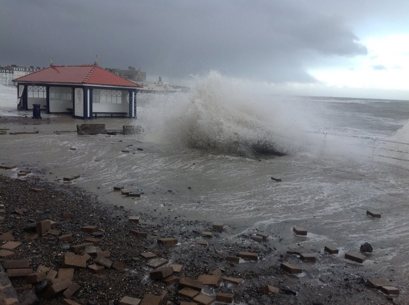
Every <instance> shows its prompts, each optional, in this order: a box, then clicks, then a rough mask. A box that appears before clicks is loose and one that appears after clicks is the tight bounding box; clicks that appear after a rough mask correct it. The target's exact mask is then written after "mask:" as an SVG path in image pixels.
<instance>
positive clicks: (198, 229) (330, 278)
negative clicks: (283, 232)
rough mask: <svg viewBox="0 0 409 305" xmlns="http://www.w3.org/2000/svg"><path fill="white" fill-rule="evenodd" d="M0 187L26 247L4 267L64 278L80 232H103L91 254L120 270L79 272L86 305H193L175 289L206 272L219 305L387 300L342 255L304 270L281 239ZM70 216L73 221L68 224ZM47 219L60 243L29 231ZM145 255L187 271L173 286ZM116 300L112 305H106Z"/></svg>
mask: <svg viewBox="0 0 409 305" xmlns="http://www.w3.org/2000/svg"><path fill="white" fill-rule="evenodd" d="M0 189H1V198H0V200H1V202H0V203H1V204H4V206H5V215H4V216H5V219H4V221H3V223H2V224H1V232H2V233H5V232H8V231H12V232H13V235H14V237H15V239H16V240H17V241H20V242H22V244H21V245H20V246H19V247H18V248H16V250H15V254H14V255H13V256H11V257H7V259H28V260H29V261H30V266H31V267H32V268H33V270H34V271H36V270H37V268H38V266H40V265H43V266H46V267H48V268H51V269H52V270H55V271H57V272H58V270H59V269H61V268H63V267H64V256H65V255H66V253H67V252H70V251H73V250H72V249H73V247H72V246H74V248H75V245H80V244H82V243H84V242H86V239H87V238H89V237H93V235H92V234H87V233H85V232H83V231H82V230H81V228H83V227H84V226H87V225H88V226H96V227H97V228H98V232H102V234H100V233H99V235H98V236H99V237H98V238H97V239H99V241H98V242H96V244H95V245H94V246H96V247H99V248H100V249H101V251H109V252H110V253H109V257H107V258H108V259H109V260H111V261H112V262H113V263H117V265H119V266H122V268H118V270H115V269H113V268H109V269H108V268H105V269H104V270H101V271H100V272H98V273H93V272H92V270H91V269H89V268H88V267H87V268H76V267H75V268H74V270H75V272H74V276H73V279H72V281H73V282H75V283H77V284H78V285H79V286H80V287H81V288H79V290H78V291H77V292H76V293H75V294H74V295H73V296H72V297H71V298H72V299H73V300H74V301H76V302H78V303H79V304H83V305H85V304H116V303H115V302H117V301H119V300H120V299H121V298H122V297H124V296H131V297H136V298H139V299H143V298H144V296H145V295H146V294H149V293H151V294H154V295H164V293H165V292H166V295H167V299H168V300H169V301H170V302H171V303H170V304H179V303H180V302H181V301H183V300H185V301H189V298H184V297H181V296H180V295H178V290H180V289H181V288H182V285H181V284H180V283H179V284H177V282H178V280H179V281H180V279H181V278H183V277H185V276H187V277H189V278H195V279H196V278H198V277H199V276H200V275H204V274H213V275H215V274H216V277H217V278H219V282H218V286H217V288H216V287H213V286H208V285H204V287H203V290H202V291H203V292H204V293H205V295H210V297H211V298H212V297H214V296H215V294H216V293H217V292H225V293H231V294H233V295H234V297H233V298H234V302H235V304H271V303H274V304H345V302H347V303H354V304H381V303H385V302H388V298H390V297H388V296H385V295H384V294H382V293H380V292H378V291H376V290H375V289H371V288H368V287H367V286H366V284H365V282H366V280H367V279H368V278H370V277H374V275H372V274H369V272H368V271H367V270H365V267H364V266H360V265H359V264H356V263H347V262H345V261H344V260H342V259H340V258H339V257H336V256H332V255H328V254H325V253H322V251H321V250H320V249H308V250H309V251H314V252H315V254H316V255H317V258H318V262H316V263H307V262H302V261H301V260H300V259H299V257H297V256H295V255H290V254H288V253H286V252H285V251H284V252H283V251H282V250H277V249H278V248H280V242H281V241H280V239H279V238H278V236H275V235H270V236H269V237H268V238H267V240H260V239H259V240H258V241H255V240H254V239H253V238H254V236H251V235H247V236H245V235H241V236H232V235H231V234H230V233H229V232H230V229H229V228H226V229H225V230H224V231H223V232H221V233H218V232H214V231H212V230H211V229H212V224H211V223H206V222H203V221H190V220H188V219H183V218H178V219H175V218H170V217H156V216H154V215H152V214H151V213H149V214H147V213H138V215H134V216H138V217H139V218H140V221H139V223H135V222H132V221H129V219H128V218H129V216H133V214H132V213H131V212H130V211H128V210H125V209H123V208H120V207H115V206H107V205H102V204H100V203H98V201H97V200H96V198H95V196H92V195H90V194H89V193H87V192H86V191H84V190H82V189H80V188H78V187H75V186H69V185H60V184H56V183H50V182H45V181H43V180H41V179H40V178H38V177H29V178H18V179H12V178H7V177H5V176H2V175H0ZM36 190H37V191H36ZM11 203H13V204H11ZM64 215H65V216H67V215H71V216H72V217H69V218H68V219H66V217H64ZM45 219H51V220H53V221H56V222H57V226H56V229H55V230H56V231H57V232H53V233H54V234H55V235H54V234H45V235H44V236H36V233H35V232H31V233H27V232H25V231H24V229H27V228H28V227H29V226H30V225H32V224H35V223H37V222H39V221H41V220H45ZM30 220H32V221H33V222H30ZM131 230H136V231H137V232H140V233H146V234H147V236H146V238H142V239H141V238H137V236H135V234H130V232H131ZM208 231H211V233H212V237H210V235H206V234H208V233H205V234H204V235H205V236H208V237H204V236H203V232H208ZM254 233H255V232H254ZM259 233H263V232H259ZM63 234H73V241H72V242H69V243H66V242H61V241H60V240H59V238H60V237H61V235H63ZM100 236H103V237H102V238H101V237H100ZM161 237H174V238H176V239H177V241H178V245H177V246H173V247H164V246H161V245H160V244H158V242H157V240H158V238H161ZM206 243H207V245H206ZM68 244H69V246H68ZM294 247H297V244H294ZM84 251H85V248H83V249H81V247H80V248H79V250H78V254H79V255H82V253H84ZM244 251H245V252H252V253H256V255H257V261H252V260H243V259H240V263H239V264H236V263H231V261H232V260H233V259H232V258H230V259H229V258H228V257H232V256H233V257H237V255H238V253H239V252H244ZM144 252H153V253H155V254H156V255H157V256H158V257H162V258H164V259H166V260H168V261H169V263H173V264H181V265H183V270H182V272H181V273H173V274H172V276H173V277H174V278H172V279H171V280H169V279H168V280H169V281H170V283H171V284H170V285H169V286H168V285H167V283H166V279H165V280H164V281H163V280H151V279H150V278H149V274H150V272H151V271H152V270H153V269H152V268H149V267H148V266H147V265H146V264H147V262H148V260H147V259H145V258H144V257H142V256H141V253H144ZM89 255H90V256H91V257H90V258H89V260H88V262H87V265H88V266H89V265H94V262H95V260H96V257H95V256H94V255H93V254H89ZM2 259H4V258H2ZM287 261H288V262H290V263H292V264H295V265H297V266H300V267H302V269H303V273H302V274H301V276H294V275H291V274H289V273H288V272H285V271H283V270H282V269H281V268H280V264H281V263H282V262H287ZM97 265H98V264H97ZM65 267H67V266H65ZM223 277H235V278H240V279H242V280H243V281H242V282H241V283H240V284H238V285H234V284H232V282H231V279H230V280H225V279H223V280H222V278H223ZM12 283H13V285H14V287H15V288H16V289H17V291H18V292H20V295H21V293H22V292H23V291H27V290H30V289H32V288H31V287H30V288H29V287H28V286H27V279H26V278H24V277H21V278H15V279H14V278H12ZM52 284H53V280H50V281H49V283H48V286H50V285H52ZM267 285H271V286H273V287H276V288H278V291H275V290H274V291H273V292H271V291H270V292H269V293H266V292H265V288H266V287H267ZM23 288H25V289H23ZM27 288H29V289H27ZM61 293H62V292H60V293H57V294H56V296H55V297H52V298H45V297H43V295H42V293H39V297H40V304H63V303H62V300H63V296H62V295H61ZM393 300H394V301H393V302H394V304H405V295H403V294H401V295H400V296H399V297H397V298H394V299H393ZM111 301H112V302H114V303H109V302H111Z"/></svg>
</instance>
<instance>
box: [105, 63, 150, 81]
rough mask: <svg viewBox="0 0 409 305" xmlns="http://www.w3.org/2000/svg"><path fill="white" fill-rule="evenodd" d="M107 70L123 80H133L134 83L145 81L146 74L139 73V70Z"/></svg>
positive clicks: (131, 68) (129, 68) (132, 68)
mask: <svg viewBox="0 0 409 305" xmlns="http://www.w3.org/2000/svg"><path fill="white" fill-rule="evenodd" d="M107 70H109V71H111V72H113V73H115V74H116V75H119V76H121V77H123V78H126V79H129V80H133V81H135V82H144V81H146V72H144V71H141V70H139V69H135V68H134V67H131V66H129V67H128V69H126V70H124V69H115V68H108V69H107Z"/></svg>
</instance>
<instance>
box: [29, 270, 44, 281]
mask: <svg viewBox="0 0 409 305" xmlns="http://www.w3.org/2000/svg"><path fill="white" fill-rule="evenodd" d="M45 279H46V274H45V273H39V272H33V273H31V274H29V275H27V276H26V281H27V282H28V283H30V284H36V283H39V282H41V281H43V280H45Z"/></svg>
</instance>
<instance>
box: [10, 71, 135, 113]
mask: <svg viewBox="0 0 409 305" xmlns="http://www.w3.org/2000/svg"><path fill="white" fill-rule="evenodd" d="M14 82H15V83H16V84H17V97H18V109H19V110H31V109H33V105H34V104H40V105H41V109H42V110H44V111H46V112H47V113H69V114H72V115H73V116H74V117H76V118H82V119H91V118H96V117H100V116H110V117H113V116H115V117H131V118H136V93H137V91H138V88H139V85H137V84H136V83H134V82H132V81H130V80H127V79H124V78H122V77H120V76H118V75H116V74H114V73H112V72H110V71H107V70H105V69H103V68H102V67H100V66H98V65H96V64H94V65H78V66H57V65H50V66H49V67H47V68H45V69H42V70H39V71H36V72H34V73H31V74H28V75H25V76H23V77H19V78H16V79H14Z"/></svg>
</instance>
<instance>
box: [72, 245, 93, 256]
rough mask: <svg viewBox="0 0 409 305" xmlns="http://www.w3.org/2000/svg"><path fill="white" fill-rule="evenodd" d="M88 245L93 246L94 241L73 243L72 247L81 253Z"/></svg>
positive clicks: (75, 251)
mask: <svg viewBox="0 0 409 305" xmlns="http://www.w3.org/2000/svg"><path fill="white" fill-rule="evenodd" d="M88 246H93V244H92V243H82V244H77V245H71V247H70V249H71V250H72V251H73V252H74V253H76V254H80V253H82V252H84V250H85V248H86V247H88Z"/></svg>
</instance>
